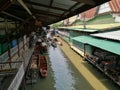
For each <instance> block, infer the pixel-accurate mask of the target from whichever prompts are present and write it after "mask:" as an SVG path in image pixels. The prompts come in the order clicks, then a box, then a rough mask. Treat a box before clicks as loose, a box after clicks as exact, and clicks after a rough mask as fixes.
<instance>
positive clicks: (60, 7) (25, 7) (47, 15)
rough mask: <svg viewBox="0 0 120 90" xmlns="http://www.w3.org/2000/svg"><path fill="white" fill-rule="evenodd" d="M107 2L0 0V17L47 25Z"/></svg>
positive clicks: (93, 0) (102, 0)
mask: <svg viewBox="0 0 120 90" xmlns="http://www.w3.org/2000/svg"><path fill="white" fill-rule="evenodd" d="M107 1H110V0H100V1H99V2H98V1H97V0H82V1H81V0H80V1H79V0H0V17H7V18H8V19H10V20H15V21H20V22H21V21H23V22H24V20H27V19H30V21H31V20H33V19H38V20H39V21H41V22H42V24H43V25H49V24H52V23H56V22H58V21H61V20H64V19H66V18H69V17H71V16H74V15H76V14H79V13H81V12H83V11H86V10H88V9H90V8H93V7H96V6H98V5H100V4H102V3H105V2H107ZM3 11H4V12H3ZM21 14H22V15H21ZM31 17H32V18H31ZM53 17H54V18H53Z"/></svg>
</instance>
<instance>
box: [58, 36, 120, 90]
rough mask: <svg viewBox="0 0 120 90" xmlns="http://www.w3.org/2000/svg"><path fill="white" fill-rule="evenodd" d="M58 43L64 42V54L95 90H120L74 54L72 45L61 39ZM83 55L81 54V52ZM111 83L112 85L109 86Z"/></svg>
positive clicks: (62, 47)
mask: <svg viewBox="0 0 120 90" xmlns="http://www.w3.org/2000/svg"><path fill="white" fill-rule="evenodd" d="M57 39H58V41H60V42H62V44H63V45H62V46H60V48H61V49H62V51H63V52H64V54H65V55H66V56H67V57H68V59H69V60H70V61H71V62H72V63H73V65H74V66H75V67H76V68H77V70H78V71H79V72H80V73H81V74H82V75H83V77H84V78H85V79H86V80H87V81H88V82H89V83H90V85H91V86H92V87H93V88H94V90H119V89H120V87H117V86H116V85H114V83H112V81H111V82H110V80H109V79H107V78H106V77H105V76H104V75H103V74H102V73H101V72H99V71H97V69H95V68H94V67H92V65H91V64H89V63H88V62H86V61H84V60H83V58H82V57H81V56H80V55H79V54H77V53H76V52H74V51H73V50H72V49H74V50H75V49H76V48H74V47H72V49H71V47H70V45H69V44H68V43H67V42H65V41H64V40H63V39H61V38H57ZM76 50H77V49H76ZM80 53H81V52H80ZM109 83H110V84H109Z"/></svg>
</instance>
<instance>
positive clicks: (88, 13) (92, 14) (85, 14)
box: [80, 7, 98, 19]
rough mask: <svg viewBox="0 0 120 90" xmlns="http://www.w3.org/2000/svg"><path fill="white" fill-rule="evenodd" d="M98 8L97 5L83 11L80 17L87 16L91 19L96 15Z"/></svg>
mask: <svg viewBox="0 0 120 90" xmlns="http://www.w3.org/2000/svg"><path fill="white" fill-rule="evenodd" d="M97 8H98V7H95V8H92V9H90V10H88V11H86V12H83V13H81V14H80V18H81V19H83V18H84V17H85V18H86V19H88V18H89V19H90V18H93V17H94V16H95V14H96V12H97Z"/></svg>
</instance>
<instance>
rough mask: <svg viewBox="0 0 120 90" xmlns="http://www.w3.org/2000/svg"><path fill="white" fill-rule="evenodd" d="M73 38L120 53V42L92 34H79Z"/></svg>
mask: <svg viewBox="0 0 120 90" xmlns="http://www.w3.org/2000/svg"><path fill="white" fill-rule="evenodd" d="M72 39H73V40H76V41H78V42H81V43H84V44H89V45H92V46H94V47H98V48H101V49H103V50H106V51H109V52H112V53H115V54H118V55H120V42H116V41H112V40H107V39H100V38H94V37H91V36H78V37H74V38H72Z"/></svg>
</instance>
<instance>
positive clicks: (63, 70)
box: [49, 48, 75, 90]
mask: <svg viewBox="0 0 120 90" xmlns="http://www.w3.org/2000/svg"><path fill="white" fill-rule="evenodd" d="M49 53H50V55H49V57H50V61H51V67H52V69H53V73H54V79H55V88H56V90H75V88H74V84H75V79H74V77H73V76H72V75H71V70H70V69H69V66H68V63H67V59H66V58H65V57H64V55H63V54H62V52H61V50H60V49H59V48H56V49H55V50H54V49H53V48H50V49H49Z"/></svg>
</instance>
